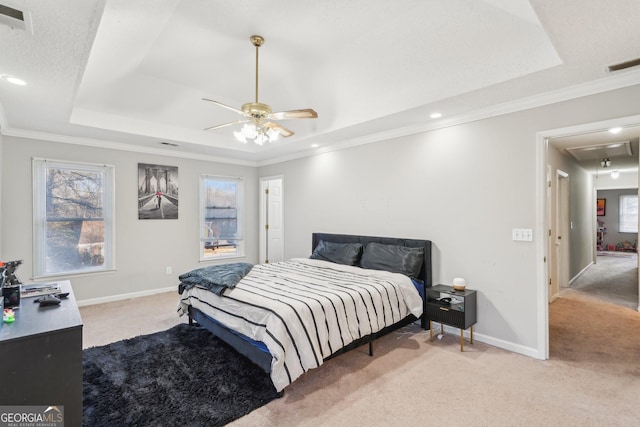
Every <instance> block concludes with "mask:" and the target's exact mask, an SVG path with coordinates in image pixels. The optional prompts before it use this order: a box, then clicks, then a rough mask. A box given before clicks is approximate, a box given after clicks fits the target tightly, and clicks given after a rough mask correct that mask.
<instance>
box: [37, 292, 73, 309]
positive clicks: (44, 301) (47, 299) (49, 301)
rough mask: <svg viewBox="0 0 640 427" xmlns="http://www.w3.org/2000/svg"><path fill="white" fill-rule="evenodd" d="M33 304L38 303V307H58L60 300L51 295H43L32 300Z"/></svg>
mask: <svg viewBox="0 0 640 427" xmlns="http://www.w3.org/2000/svg"><path fill="white" fill-rule="evenodd" d="M67 295H69V294H67ZM33 302H37V303H40V307H47V306H51V305H60V298H58V297H57V296H55V295H53V294H49V295H45V296H43V297H40V298H38V299H35V300H33Z"/></svg>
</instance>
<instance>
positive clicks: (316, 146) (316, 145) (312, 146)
mask: <svg viewBox="0 0 640 427" xmlns="http://www.w3.org/2000/svg"><path fill="white" fill-rule="evenodd" d="M318 147H320V146H319V145H318V144H311V148H318Z"/></svg>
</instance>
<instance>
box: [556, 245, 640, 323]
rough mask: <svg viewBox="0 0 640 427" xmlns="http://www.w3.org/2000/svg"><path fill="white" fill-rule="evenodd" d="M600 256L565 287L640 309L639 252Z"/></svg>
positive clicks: (564, 291)
mask: <svg viewBox="0 0 640 427" xmlns="http://www.w3.org/2000/svg"><path fill="white" fill-rule="evenodd" d="M604 254H606V255H598V257H597V261H596V263H595V264H593V265H591V266H590V267H589V268H588V269H587V270H586V271H585V272H584V273H582V275H580V276H579V277H578V278H577V279H576V280H574V281H573V283H571V285H570V286H569V288H564V289H562V290H561V296H562V295H563V294H564V293H566V292H567V291H568V290H573V291H578V292H580V293H582V294H585V295H587V296H592V297H595V298H597V299H598V300H601V301H603V302H608V303H611V304H615V305H619V306H623V307H627V308H630V309H632V310H637V309H638V254H637V253H629V252H605V253H604Z"/></svg>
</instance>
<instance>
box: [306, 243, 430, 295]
mask: <svg viewBox="0 0 640 427" xmlns="http://www.w3.org/2000/svg"><path fill="white" fill-rule="evenodd" d="M311 240H312V245H311V252H313V250H314V249H315V248H316V246H318V243H320V240H324V241H328V242H335V243H362V244H363V245H366V244H367V243H369V242H376V243H382V244H384V245H399V246H407V247H411V248H424V262H423V263H422V270H421V271H420V274H419V277H418V279H420V280H422V282H423V283H424V287H425V295H426V288H430V287H431V285H432V284H433V281H432V280H433V279H432V275H431V240H420V239H403V238H397V237H374V236H357V235H351V234H330V233H313V234H312V239H311Z"/></svg>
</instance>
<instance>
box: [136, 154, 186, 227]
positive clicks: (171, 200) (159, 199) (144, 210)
mask: <svg viewBox="0 0 640 427" xmlns="http://www.w3.org/2000/svg"><path fill="white" fill-rule="evenodd" d="M138 219H178V167H177V166H164V165H153V164H148V163H138Z"/></svg>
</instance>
